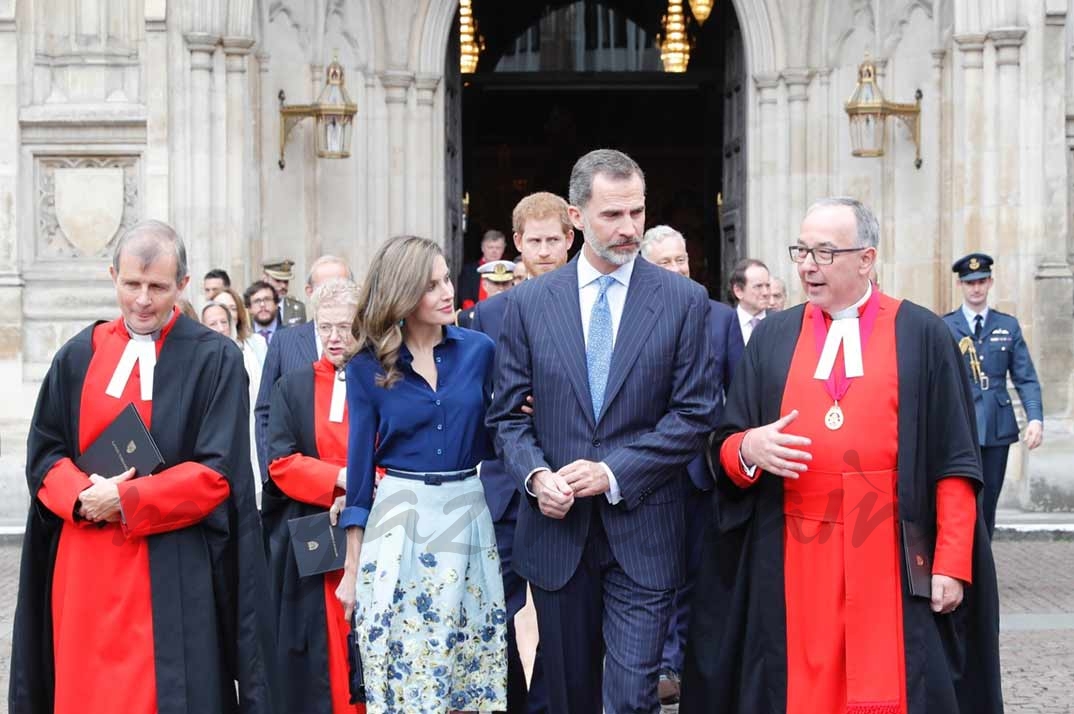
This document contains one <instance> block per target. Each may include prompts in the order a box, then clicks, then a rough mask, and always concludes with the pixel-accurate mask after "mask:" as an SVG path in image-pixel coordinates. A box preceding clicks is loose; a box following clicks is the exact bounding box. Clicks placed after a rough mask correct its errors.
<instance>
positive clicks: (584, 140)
mask: <svg viewBox="0 0 1074 714" xmlns="http://www.w3.org/2000/svg"><path fill="white" fill-rule="evenodd" d="M683 5H684V7H686V6H687V5H688V3H686V2H684V3H683ZM473 7H474V16H475V18H476V19H477V22H478V27H479V30H480V32H481V34H482V35H483V36H484V38H485V50H484V51H483V52H482V54H481V59H480V63H479V65H478V69H477V72H475V73H474V74H470V75H464V76H463V77H462V81H463V89H462V171H463V176H462V190H463V191H464V192H465V193H466V194H467V195H468V197H469V203H468V216H467V221H466V225H467V229H466V232H465V238H464V253H465V257H466V259H467V260H473V259H476V258H477V257H478V256H479V255H480V247H479V246H480V238H481V235H482V233H484V231H485V230H487V229H490V228H496V229H499V230H502V231H503V232H504V233H506V234H507V235H508V236H510V233H511V226H510V222H511V210H512V208H513V207H514V205H515V204H516V203H517V202H518V201H519V200H520V199H521V198H522V197H523V196H525V195H527V194H529V193H532V192H534V191H542V190H543V191H552V192H554V193H558V194H559V195H561V196H564V197H566V192H567V183H568V179H569V176H570V170H571V167H572V165H573V164H574V162H575V160H576V159H577V158H578V157H579V156H581V155H582V154H584V153H585V152H587V151H589V150H591V149H595V148H601V147H610V148H617V149H621V150H622V151H625V152H626V153H628V154H630V155H631V156H632V157H634V159H635V160H637V161H638V163H639V164H640V165H641V167H642V169H643V170H644V171H645V173H646V183H647V199H646V204H647V211H646V213H647V216H646V225H647V227H651V226H654V225H658V224H661V223H666V224H668V225H671V226H673V227H675V228H676V229H678V230H680V231H681V232H682V233H683V234H684V235H685V236H686V238H687V242H688V248H689V251H690V262H691V275H692V277H694V278H695V279H696V280H698V281H699V282H701V283H703V284H705V285H706V286H707V287H708V288H709V291H710V293H711V294H712V295H713V296H714V297H723V296H724V292H725V291H724V286H725V284H726V282H725V277H726V273H727V270H728V268H729V261H730V262H733V261H734V259H735V258H736V257H737V254H738V252H739V251H738V250H737V246H736V245H734V244H730V245H729V244H727V241H726V238H727V237H728V236H729V237H730V239H731V240H732V241H737V242H738V243H741V242H742V241H743V239H744V236H743V235H742V230H741V228H738V227H737V226H734V227H731V230H730V231H727V230H721V216H720V211H719V208H718V205H717V203H718V202H717V196H718V195H720V194H721V193H725V192H724V189H725V186H724V184H725V183H728V181H727V178H730V177H727V178H725V174H726V173H727V172H728V169H729V168H731V166H730V165H731V164H739V163H742V162H743V161H744V157H743V155H742V151H741V141H739V147H738V151H737V152H736V151H734V150H733V149H732V148H731V147H732V145H733V144H734V139H735V137H733V136H729V135H728V132H727V131H726V128H727V126H726V125H728V124H729V125H730V126H735V125H737V126H739V127H741V124H742V123H743V122H741V121H732V122H730V123H728V122H726V121H725V114H727V113H728V111H731V112H735V111H737V109H736V108H735V106H736V105H735V103H734V102H729V101H728V100H729V98H731V97H732V96H733V93H734V88H735V87H736V86H737V87H738V89H739V91H740V92H741V85H742V83H743V81H744V80H743V78H740V77H737V76H733V77H730V78H729V77H728V76H727V74H728V69H733V70H734V72H735V73H742V67H743V65H744V63H743V62H742V61H741V59H740V58H739V57H737V56H732V57H731V58H730V61H728V54H729V52H731V53H738V54H740V53H741V51H742V50H741V41H740V36H739V27H738V22H737V19H736V17H735V13H734V9H733V8H732V6H731V3H730V2H718V3H716V9H715V10H714V11H713V13H712V16H710V17H709V19H708V21H707V22H706V23H705V25H704V26H703V27H701V28H698V27H697V25H696V23H693V22H692V20H691V27H692V32H693V37H694V44H693V50H692V52H691V58H690V64H689V67H688V70H687V72H685V73H682V74H671V73H665V72H663V71H662V67H661V63H660V58H659V49H658V48H657V47H656V42H655V38H656V35H657V32H658V30H659V28H660V23H661V17H662V15H663V13H664V11H665V9H666V2H665V0H573V1H572V0H565V1H560V2H536V1H532V2H531V1H523V0H518V1H515V2H511V3H504V2H501V1H500V0H474V3H473ZM687 15H689V10H688V9H687ZM728 107H730V109H729V108H728ZM734 133H735V132H731V134H734ZM734 171H735V173H741V166H735V167H734ZM730 183H733V184H736V186H737V187H738V188H737V190H739V191H741V190H742V188H741V187H742V185H743V183H744V182H741V181H731V182H730ZM729 198H730V197H728V196H726V195H725V196H724V200H723V205H724V206H725V207H726V206H727V205H728V202H729V201H728V199H729ZM738 203H741V201H739V202H738ZM736 205H738V204H736ZM724 234H728V235H727V236H725V235H724ZM580 246H581V240H580V239H579V240H576V242H575V248H576V249H577V248H579V247H580ZM512 252H513V251H512V250H509V253H512Z"/></svg>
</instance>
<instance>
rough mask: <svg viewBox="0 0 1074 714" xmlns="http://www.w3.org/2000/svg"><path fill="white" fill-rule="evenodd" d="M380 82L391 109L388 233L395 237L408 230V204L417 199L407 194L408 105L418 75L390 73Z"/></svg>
mask: <svg viewBox="0 0 1074 714" xmlns="http://www.w3.org/2000/svg"><path fill="white" fill-rule="evenodd" d="M380 82H381V84H383V85H384V89H385V91H386V95H385V98H384V101H385V103H386V104H387V105H388V233H389V235H395V234H398V233H402V232H404V231H406V230H407V228H406V222H407V217H406V203H407V200H408V199H409V200H415V199H416V198H417V197H412V196H407V191H406V166H407V163H406V157H407V147H406V135H407V132H406V116H407V106H406V103H407V94H408V91H409V89H410V85H411V84H413V83H414V74H413V73H412V72H404V71H401V70H387V71H386V72H384V73H383V74H382V75H381V76H380Z"/></svg>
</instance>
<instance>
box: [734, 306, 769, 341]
mask: <svg viewBox="0 0 1074 714" xmlns="http://www.w3.org/2000/svg"><path fill="white" fill-rule="evenodd" d="M735 314H736V315H737V316H738V326H739V327H741V328H742V344H743V345H747V344H749V342H750V336H751V335H753V326H752V325H750V320H752V319H753V318H755V317H756V318H757V319H758V320H763V319H765V317H766V316H767V315H768V311H767V310H761V311H760V312H759V313H757V314H756V315H751V314H749V313H748V312H746V311H745V310H744V309H742V303H739V304H738V305H736V306H735Z"/></svg>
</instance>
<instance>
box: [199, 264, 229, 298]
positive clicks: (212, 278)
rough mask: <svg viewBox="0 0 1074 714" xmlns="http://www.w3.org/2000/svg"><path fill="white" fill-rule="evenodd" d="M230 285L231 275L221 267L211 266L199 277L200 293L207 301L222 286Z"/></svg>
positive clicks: (214, 295)
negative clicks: (203, 275) (211, 267)
mask: <svg viewBox="0 0 1074 714" xmlns="http://www.w3.org/2000/svg"><path fill="white" fill-rule="evenodd" d="M230 287H231V276H229V275H228V274H227V271H226V270H223V269H222V268H213V269H212V270H210V271H209V272H207V273H206V274H205V277H204V278H202V279H201V294H202V297H204V298H205V301H206V302H208V301H209V300H212V299H213V298H214V297H216V295H217V293H219V292H220V291H221V290H223V289H224V288H230Z"/></svg>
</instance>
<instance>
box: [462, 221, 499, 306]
mask: <svg viewBox="0 0 1074 714" xmlns="http://www.w3.org/2000/svg"><path fill="white" fill-rule="evenodd" d="M506 250H507V236H505V235H504V234H503V232H502V231H498V230H494V229H493V230H487V231H485V235H483V236H481V258H479V259H478V260H477V261H476V262H473V263H466V264H465V265H463V266H462V270H460V271H459V279H458V281H457V282H456V285H457V287H458V293H457V294H456V298H457V299H458V301H459V307H460V308H462V309H463V310H468V309H469V308H471V307H473V306H474V305H476V304H477V303H479V302H481V301H482V300H484V299H485V298H487V297H488V295H487V294H486V293H485V291H484V289H483V287H482V285H481V279H480V276H479V275H478V273H477V269H478V268H480V267H481V266H482V265H484V264H485V263H490V262H492V261H494V260H503V254H504V251H506Z"/></svg>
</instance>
